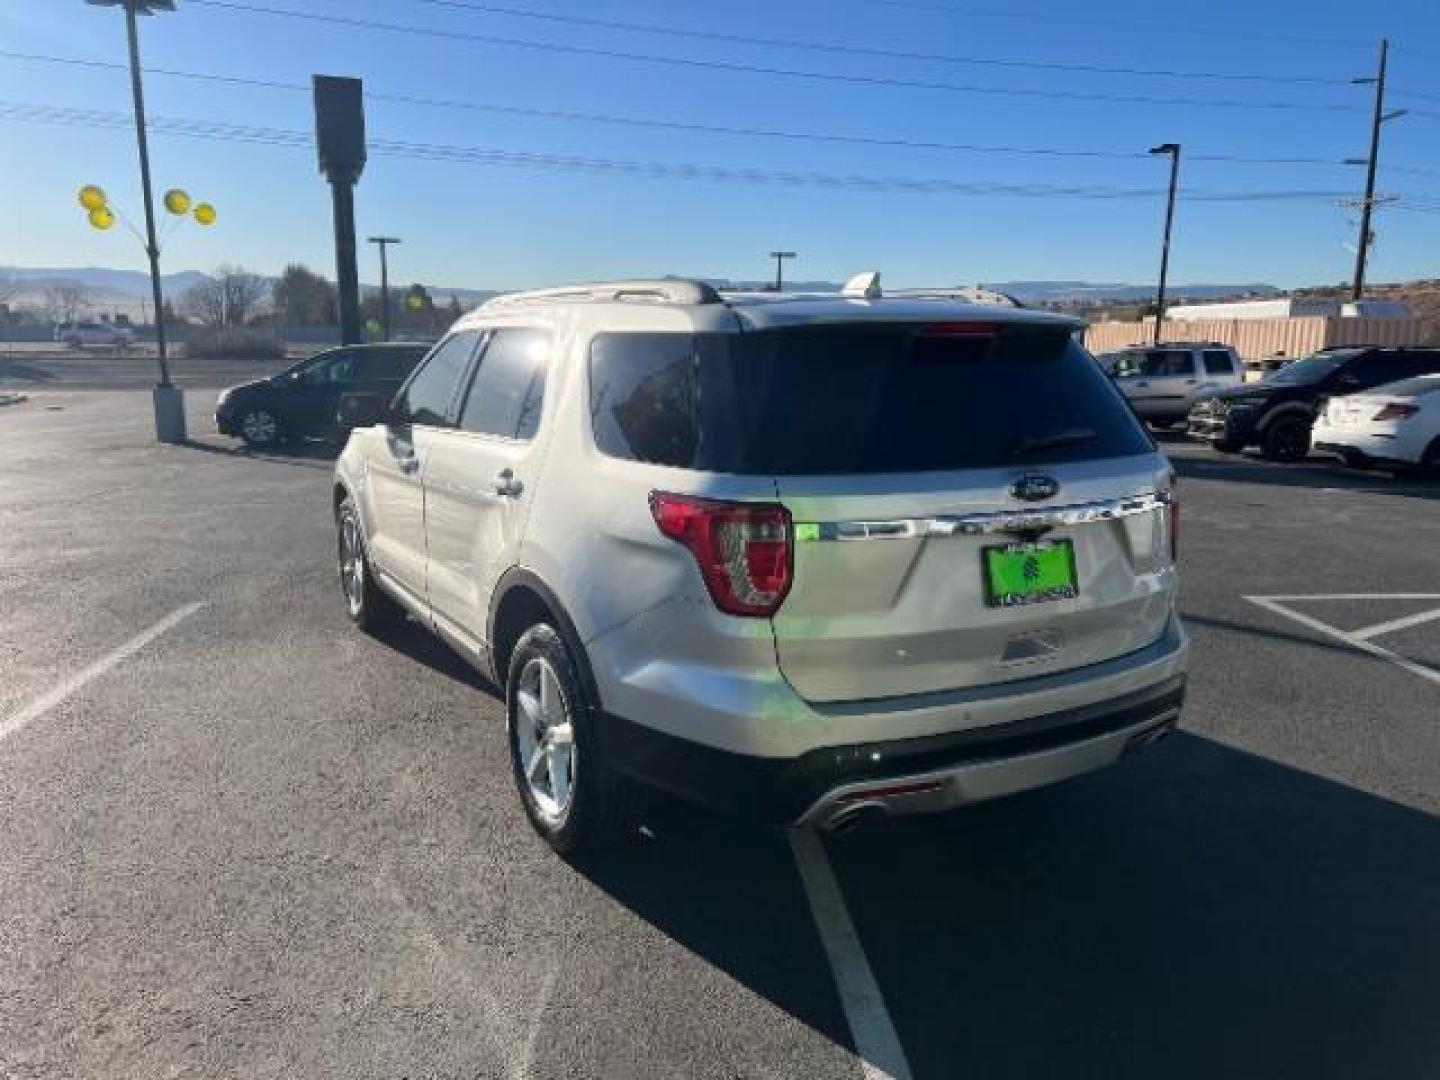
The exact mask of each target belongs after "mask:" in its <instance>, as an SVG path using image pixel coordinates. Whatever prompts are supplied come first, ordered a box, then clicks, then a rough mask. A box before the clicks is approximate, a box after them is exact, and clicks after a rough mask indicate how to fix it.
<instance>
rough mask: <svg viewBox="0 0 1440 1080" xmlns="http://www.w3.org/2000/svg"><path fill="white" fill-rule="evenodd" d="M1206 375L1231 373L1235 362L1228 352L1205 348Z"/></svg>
mask: <svg viewBox="0 0 1440 1080" xmlns="http://www.w3.org/2000/svg"><path fill="white" fill-rule="evenodd" d="M1205 374H1206V375H1233V374H1235V364H1234V361H1233V360H1232V359H1231V356H1230V354H1229V353H1228V352H1225V351H1223V350H1221V349H1206V350H1205Z"/></svg>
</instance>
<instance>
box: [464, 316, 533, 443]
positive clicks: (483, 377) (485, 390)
mask: <svg viewBox="0 0 1440 1080" xmlns="http://www.w3.org/2000/svg"><path fill="white" fill-rule="evenodd" d="M549 360H550V335H549V334H548V333H547V332H546V331H544V330H531V329H524V328H516V329H504V330H493V331H491V333H490V340H489V341H488V343H487V344H486V346H485V351H484V353H483V354H482V355H481V357H480V363H479V364H478V365H477V367H476V371H475V378H474V381H473V382H472V383H471V384H470V393H469V394H468V396H467V397H466V399H465V406H464V408H463V409H462V410H461V413H460V428H461V430H463V431H473V432H476V433H478V434H481V435H499V436H501V437H502V438H506V439H520V440H526V439H532V438H534V437H535V432H536V431H537V430H539V427H540V407H541V404H542V403H543V399H544V396H545V374H546V370H547V368H548V367H549Z"/></svg>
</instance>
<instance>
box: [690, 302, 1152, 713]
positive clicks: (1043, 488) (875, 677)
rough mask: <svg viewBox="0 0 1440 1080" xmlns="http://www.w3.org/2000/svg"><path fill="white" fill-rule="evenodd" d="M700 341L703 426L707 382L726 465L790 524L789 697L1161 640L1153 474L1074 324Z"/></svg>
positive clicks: (920, 687) (834, 327)
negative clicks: (720, 352) (707, 361)
mask: <svg viewBox="0 0 1440 1080" xmlns="http://www.w3.org/2000/svg"><path fill="white" fill-rule="evenodd" d="M711 341H712V342H713V343H714V347H715V348H720V349H724V350H726V351H727V352H728V354H729V356H728V360H729V362H728V363H725V364H720V365H713V367H714V369H716V370H724V371H726V372H728V375H729V378H726V379H715V378H711V379H708V380H706V379H702V411H708V409H707V408H706V406H705V404H703V402H704V389H703V387H704V386H705V385H706V384H707V383H708V385H709V387H710V389H711V394H710V400H709V403H708V404H709V406H710V407H714V408H719V409H723V410H724V412H725V413H726V414H727V415H729V416H731V417H735V416H738V417H740V418H741V423H740V424H739V425H738V427H737V426H735V425H733V424H732V425H727V427H728V428H729V429H730V433H729V438H731V439H733V440H734V445H733V446H731V447H729V448H728V450H727V452H726V454H725V456H727V457H729V458H730V462H729V464H730V465H731V468H732V470H733V471H743V472H749V473H768V474H770V475H771V476H773V477H774V479H775V485H776V494H777V496H778V497H779V501H780V502H781V503H783V504H784V506H785V507H786V508H787V509H788V510H789V512H790V514H791V517H792V519H793V521H794V523H795V524H794V531H793V535H794V537H795V550H794V573H793V580H792V584H791V587H790V592H789V595H788V596H787V597H786V599H785V601H784V603H783V604H782V605H781V606H780V608H779V610H778V612H776V613H775V614H774V616H773V617H772V625H773V627H774V633H775V643H776V651H777V656H778V660H779V665H780V668H781V670H782V672H783V674H784V676H785V677H786V679H787V680H788V681H789V682H790V683H791V685H792V686H794V687H795V689H796V690H797V691H798V692H799V693H800V694H801V695H802V696H803V697H805V698H807V699H809V700H811V701H817V702H832V701H852V700H858V699H866V698H883V697H894V696H900V695H907V694H920V693H927V692H933V691H942V690H949V689H954V688H958V687H971V686H979V685H987V684H996V683H1004V682H1007V681H1010V680H1015V679H1020V678H1025V677H1028V676H1033V675H1039V674H1045V673H1050V672H1056V671H1063V670H1068V669H1073V668H1077V667H1081V666H1084V665H1087V664H1093V663H1097V662H1100V661H1103V660H1107V659H1110V658H1113V657H1117V656H1121V655H1124V654H1126V653H1130V652H1133V651H1136V650H1138V649H1141V648H1143V647H1145V646H1146V645H1148V644H1150V643H1152V642H1153V641H1155V640H1156V639H1158V638H1159V637H1160V635H1161V634H1162V633H1163V632H1164V629H1165V625H1166V622H1167V620H1168V618H1169V615H1170V611H1171V607H1172V594H1173V589H1174V575H1173V559H1172V551H1171V543H1172V528H1173V522H1172V520H1171V518H1170V507H1169V504H1167V503H1166V502H1164V501H1163V500H1165V499H1167V498H1168V497H1169V495H1170V490H1169V489H1170V482H1171V480H1170V472H1169V467H1168V465H1167V463H1166V462H1165V461H1164V459H1163V458H1162V457H1160V456H1159V454H1158V453H1157V452H1156V450H1155V448H1154V445H1153V443H1151V441H1150V439H1149V437H1148V436H1147V435H1146V434H1145V432H1144V430H1143V428H1142V427H1141V426H1140V424H1139V423H1138V422H1137V421H1136V419H1135V417H1134V415H1133V414H1132V413H1131V411H1130V409H1129V408H1128V407H1127V406H1126V404H1125V402H1124V400H1123V399H1122V398H1121V397H1120V395H1119V394H1118V393H1117V392H1116V391H1115V389H1114V387H1113V386H1112V385H1111V383H1110V381H1109V379H1107V378H1106V377H1105V376H1104V375H1103V374H1102V373H1101V372H1100V370H1099V369H1098V367H1097V366H1096V364H1095V363H1094V361H1093V360H1092V359H1091V358H1090V357H1089V356H1088V355H1087V354H1086V353H1085V352H1084V351H1083V350H1081V349H1080V348H1079V347H1078V346H1077V345H1075V344H1074V342H1073V341H1072V340H1071V337H1070V333H1069V330H1068V328H1066V327H1063V326H1059V327H1057V326H1056V325H1055V324H1054V323H1049V324H1045V323H1035V324H1029V323H1025V322H1016V321H1013V320H1010V319H1007V320H1005V321H1004V322H999V321H997V322H994V323H989V322H983V321H977V322H938V321H937V322H933V323H915V322H906V323H880V322H865V323H842V324H831V325H823V326H815V325H810V326H801V327H796V328H784V329H767V330H759V331H754V332H750V333H746V334H742V335H735V336H731V335H725V336H724V337H723V338H721V339H719V340H718V341H717V340H716V339H711ZM706 351H707V350H704V349H702V350H701V353H702V361H703V360H704V353H705V352H706ZM716 426H717V427H718V425H716ZM712 430H713V428H712ZM1067 564H1068V565H1067Z"/></svg>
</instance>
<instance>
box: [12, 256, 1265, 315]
mask: <svg viewBox="0 0 1440 1080" xmlns="http://www.w3.org/2000/svg"><path fill="white" fill-rule="evenodd" d="M206 276H207V275H205V274H202V273H200V272H199V271H198V270H185V271H182V272H180V273H176V274H166V275H165V276H164V279H163V281H164V286H165V293H166V295H167V296H178V295H179V294H180V293H182V292H184V291H185V290H186V289H188V288H190V287H192V286H193V285H196V284H198V283H199V282H201V281H204V280H205V279H206ZM6 278H8V279H10V280H11V281H14V282H16V283H17V284H19V285H20V286H21V288H22V290H23V291H24V292H26V293H32V294H34V293H41V292H43V291H44V290H45V289H46V288H48V287H50V286H53V285H56V284H60V283H62V282H65V283H73V284H76V285H80V286H82V287H84V288H86V289H88V290H90V291H91V292H92V293H94V299H95V301H96V302H97V303H100V304H104V303H126V302H134V301H138V300H141V299H148V298H149V296H150V276H149V275H148V274H146V273H143V272H141V271H139V270H113V269H111V268H109V267H104V266H83V267H20V266H0V280H3V279H6ZM706 280H707V281H709V282H710V284H712V285H714V286H716V287H717V288H722V289H742V290H750V289H763V288H768V286H769V284H770V283H769V282H768V281H755V280H749V281H745V280H733V279H730V278H707V279H706ZM397 284H400V287H402V288H403V287H404V285H405V284H408V282H406V283H397ZM984 284H985V287H986V288H987V289H994V290H996V291H997V292H1003V293H1007V294H1009V295H1011V296H1014V297H1015V298H1016V299H1018V300H1021V301H1024V302H1026V303H1045V302H1050V303H1055V302H1072V303H1073V302H1082V303H1106V302H1118V303H1124V302H1137V301H1145V300H1149V299H1150V298H1151V297H1153V296H1154V295H1155V286H1154V285H1149V284H1147V285H1124V284H1095V283H1093V282H1088V281H987V282H985V283H984ZM426 287H427V288H428V289H429V290H430V295H431V296H433V297H434V298H435V301H436V303H447V302H448V301H449V299H450V296H451V294H452V293H453V294H454V295H455V297H456V298H457V299H459V301H460V303H461V304H463V305H465V306H466V307H472V306H474V305H475V304H479V303H481V302H483V301H485V300H487V299H489V298H490V297H491V296H494V295H495V294H496V292H498V291H501V290H495V289H464V288H453V287H450V286H433V285H431V286H426ZM785 288H786V291H787V292H788V291H793V292H839V291H840V289H841V285H840V283H839V282H835V281H787V282H786V283H785ZM361 289H362V290H363V291H365V292H372V291H376V290H378V289H379V286H378V285H362V286H361ZM1280 291H1281V290H1279V289H1277V288H1275V286H1273V285H1172V286H1171V287H1170V290H1169V292H1170V296H1171V298H1172V299H1186V300H1213V299H1216V298H1218V297H1222V296H1223V297H1233V296H1242V295H1246V294H1251V295H1255V296H1276V295H1279V293H1280Z"/></svg>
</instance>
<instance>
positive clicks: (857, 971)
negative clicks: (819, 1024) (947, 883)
mask: <svg viewBox="0 0 1440 1080" xmlns="http://www.w3.org/2000/svg"><path fill="white" fill-rule="evenodd" d="M790 849H791V851H793V852H794V854H795V866H796V868H797V869H798V870H799V871H800V880H801V881H802V882H803V883H804V885H805V895H806V897H807V898H808V899H809V901H810V914H811V915H812V916H813V917H814V919H815V927H816V929H817V930H819V932H820V943H821V944H822V945H823V946H824V947H825V955H826V956H827V957H829V960H830V972H831V974H832V975H833V976H834V978H835V988H836V989H837V990H838V991H839V992H840V1005H841V1007H842V1008H843V1009H844V1010H845V1020H846V1022H847V1023H848V1024H849V1025H850V1037H851V1038H852V1039H854V1040H855V1052H856V1053H857V1054H859V1055H860V1063H861V1065H862V1067H863V1074H864V1077H865V1080H910V1063H909V1062H908V1061H906V1060H905V1051H904V1049H903V1048H902V1047H901V1046H900V1038H899V1036H898V1035H896V1034H895V1025H894V1024H893V1023H892V1022H891V1020H890V1013H889V1012H888V1011H887V1010H886V1008H885V998H884V997H883V996H882V995H881V993H880V987H879V985H878V984H877V983H876V982H875V973H874V972H873V971H871V970H870V961H869V960H867V959H866V958H865V949H864V947H863V946H862V945H861V944H860V936H859V935H858V934H857V933H856V932H855V924H854V923H853V922H851V920H850V912H849V911H848V910H847V909H846V907H845V898H844V896H842V895H841V893H840V885H839V883H838V882H837V881H836V880H835V871H834V869H833V868H832V867H831V866H830V858H829V856H827V855H826V854H825V845H824V844H823V843H822V842H821V840H820V838H819V837H818V836H816V835H815V833H814V832H813V831H812V830H810V829H791V830H790Z"/></svg>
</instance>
